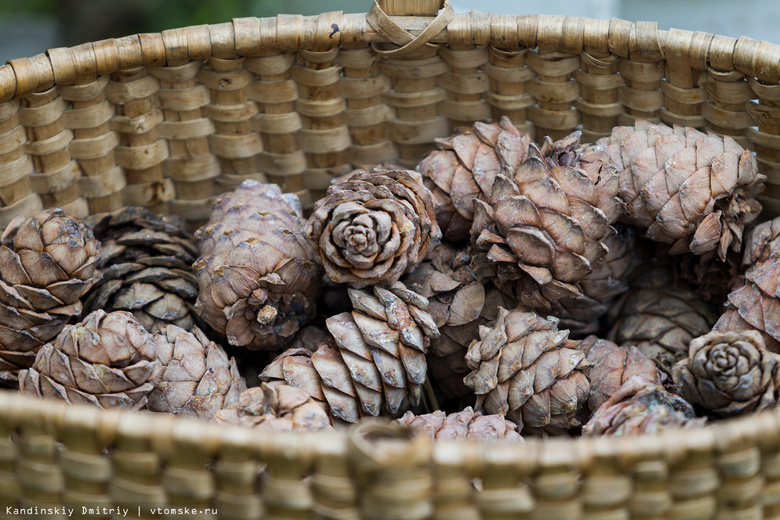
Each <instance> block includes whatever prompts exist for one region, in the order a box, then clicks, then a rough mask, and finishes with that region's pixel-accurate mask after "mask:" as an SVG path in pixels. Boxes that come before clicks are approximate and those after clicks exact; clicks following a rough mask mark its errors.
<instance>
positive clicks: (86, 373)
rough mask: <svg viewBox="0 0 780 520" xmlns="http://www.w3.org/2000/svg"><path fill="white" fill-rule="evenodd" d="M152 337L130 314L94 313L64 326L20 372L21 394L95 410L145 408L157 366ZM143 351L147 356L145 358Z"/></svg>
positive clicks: (120, 312)
mask: <svg viewBox="0 0 780 520" xmlns="http://www.w3.org/2000/svg"><path fill="white" fill-rule="evenodd" d="M154 350H155V349H154V339H153V337H152V335H151V334H150V333H149V332H148V331H147V330H146V329H145V328H144V327H143V326H141V324H140V323H138V321H136V319H135V317H133V315H132V314H130V313H129V312H125V311H115V312H112V313H110V314H106V313H105V312H104V311H100V310H98V311H95V312H93V313H91V314H89V315H87V316H86V317H85V318H84V320H83V321H82V322H81V323H79V324H77V325H67V326H66V327H65V328H64V329H63V330H62V332H61V333H60V334H59V336H57V339H55V340H54V341H53V342H52V343H47V344H46V345H44V346H43V347H42V348H41V349H40V350H39V351H38V355H37V357H36V358H35V363H34V364H33V366H32V367H31V368H30V369H28V370H22V371H21V372H19V390H20V391H21V392H22V393H28V394H33V395H38V396H40V397H44V398H47V399H58V400H61V401H65V402H67V403H88V404H92V405H94V406H97V407H99V408H103V409H107V408H129V409H133V410H138V409H140V408H143V406H144V405H145V404H146V402H147V398H148V396H149V394H150V393H151V392H152V390H153V389H154V384H153V382H152V381H153V378H154V377H155V375H156V373H157V372H158V370H159V366H160V365H159V363H158V362H157V361H156V360H155V359H154V357H149V355H148V353H153V352H154ZM144 353H147V354H146V355H144Z"/></svg>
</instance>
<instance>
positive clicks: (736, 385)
mask: <svg viewBox="0 0 780 520" xmlns="http://www.w3.org/2000/svg"><path fill="white" fill-rule="evenodd" d="M778 365H780V357H778V355H777V354H774V353H772V352H769V351H768V350H767V349H766V346H765V345H764V340H763V339H762V337H761V334H760V333H759V332H758V331H756V330H749V331H744V332H710V333H709V334H705V335H704V336H700V337H698V338H696V339H694V340H693V341H691V348H690V351H689V353H688V358H687V359H683V360H682V361H680V362H679V363H677V364H676V365H674V369H673V370H672V376H673V377H674V383H675V386H676V387H677V393H678V394H679V395H680V396H681V397H683V398H684V399H687V400H688V401H689V402H691V403H692V404H695V405H700V406H701V407H703V408H705V409H707V410H710V411H712V412H713V413H714V414H715V415H718V416H721V417H732V416H735V415H740V414H743V413H749V412H758V411H761V410H765V409H767V408H773V407H775V406H777V402H778V386H780V380H778V376H779V374H778V371H777V369H778Z"/></svg>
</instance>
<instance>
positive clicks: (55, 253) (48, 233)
mask: <svg viewBox="0 0 780 520" xmlns="http://www.w3.org/2000/svg"><path fill="white" fill-rule="evenodd" d="M99 254H100V242H98V241H97V240H96V239H95V237H94V236H93V234H92V231H91V230H90V229H89V228H88V227H87V226H86V225H85V224H84V223H83V222H82V221H81V220H79V219H77V218H71V217H68V216H67V215H65V213H64V212H63V211H62V210H61V209H59V208H56V209H47V210H44V211H41V212H39V213H37V214H36V215H34V216H32V217H24V216H21V215H17V216H16V217H14V219H13V220H12V221H11V223H10V224H8V227H7V228H6V229H5V231H4V232H3V234H2V237H1V238H0V266H2V269H0V382H2V383H4V384H7V385H10V386H17V385H18V382H17V372H18V371H19V369H21V368H26V367H30V366H32V364H33V362H34V361H35V354H36V352H37V351H38V349H39V348H40V347H41V346H42V345H43V344H44V343H46V342H47V341H50V340H52V339H53V338H54V337H56V336H57V334H59V333H60V331H62V329H63V327H65V325H66V324H67V323H68V322H69V321H70V320H72V319H74V318H76V319H77V318H79V317H80V316H81V314H82V302H81V298H82V296H83V295H84V294H85V293H86V292H87V291H88V290H89V288H90V287H92V285H93V284H94V283H95V282H96V281H97V280H99V279H100V273H99V272H98V271H97V265H98V262H99V260H100V256H99Z"/></svg>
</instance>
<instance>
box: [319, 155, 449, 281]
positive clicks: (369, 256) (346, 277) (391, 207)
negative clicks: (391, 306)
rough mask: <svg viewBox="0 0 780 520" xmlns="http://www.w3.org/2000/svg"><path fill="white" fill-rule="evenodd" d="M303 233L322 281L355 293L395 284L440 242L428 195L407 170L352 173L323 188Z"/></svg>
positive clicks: (420, 181)
mask: <svg viewBox="0 0 780 520" xmlns="http://www.w3.org/2000/svg"><path fill="white" fill-rule="evenodd" d="M305 230H306V236H307V237H308V239H309V241H310V243H311V244H312V246H313V247H314V249H315V251H317V253H318V254H319V256H320V260H321V261H322V264H323V265H324V266H325V272H326V273H327V274H328V276H330V278H331V279H333V280H334V281H336V282H338V283H348V284H350V285H351V286H352V287H354V288H357V289H361V288H363V287H366V286H369V285H375V284H392V283H394V282H397V281H398V280H399V279H400V278H401V276H402V275H403V274H404V273H407V272H410V271H411V270H413V269H414V268H415V267H417V266H418V265H419V264H420V263H421V262H422V261H423V259H424V258H425V255H426V254H428V249H429V248H430V247H435V246H436V245H437V244H438V243H439V240H440V239H441V230H440V229H439V225H438V224H437V223H436V216H435V214H434V210H433V200H432V198H431V192H430V191H429V190H428V188H426V187H425V186H423V184H422V179H421V177H420V174H418V173H417V172H414V171H409V170H388V171H371V172H367V171H365V170H357V171H356V172H354V173H353V174H352V175H351V176H350V177H349V178H348V179H347V180H345V181H342V182H340V183H338V184H335V185H333V186H331V187H330V188H328V191H327V193H326V195H325V197H324V198H322V199H320V200H319V201H317V203H316V204H315V205H314V213H313V214H312V216H311V217H309V220H308V222H307V223H306V227H305Z"/></svg>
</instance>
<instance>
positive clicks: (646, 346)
mask: <svg viewBox="0 0 780 520" xmlns="http://www.w3.org/2000/svg"><path fill="white" fill-rule="evenodd" d="M613 311H614V312H613V316H612V321H613V323H614V325H613V326H612V329H611V330H610V332H609V334H608V335H607V339H609V340H610V341H614V342H616V343H617V344H619V345H625V346H629V345H634V346H636V347H637V348H639V350H640V351H641V352H642V354H644V355H645V356H647V357H649V358H650V359H652V360H653V361H655V362H656V363H657V364H658V366H659V367H660V368H661V369H662V370H663V371H664V372H667V373H671V370H672V365H674V364H675V363H676V362H677V361H679V360H680V359H682V358H684V357H685V356H687V355H688V344H689V343H690V342H691V340H692V339H693V338H696V337H698V336H701V335H703V334H706V333H707V332H709V331H710V330H711V329H712V325H713V324H714V323H715V321H716V320H717V316H718V314H717V310H716V309H715V307H714V306H713V305H711V304H709V303H706V302H704V301H702V300H701V297H700V296H699V295H698V293H697V292H696V291H694V290H693V289H692V288H691V287H690V286H687V285H684V284H681V283H677V284H675V283H674V279H673V275H672V271H671V269H669V268H666V267H663V266H659V267H648V268H646V269H642V270H640V271H638V272H637V274H636V276H635V277H634V279H633V280H632V282H631V289H630V291H629V292H627V293H626V294H625V295H624V297H623V299H622V300H621V302H619V303H618V305H616V306H615V308H614V309H613Z"/></svg>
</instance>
